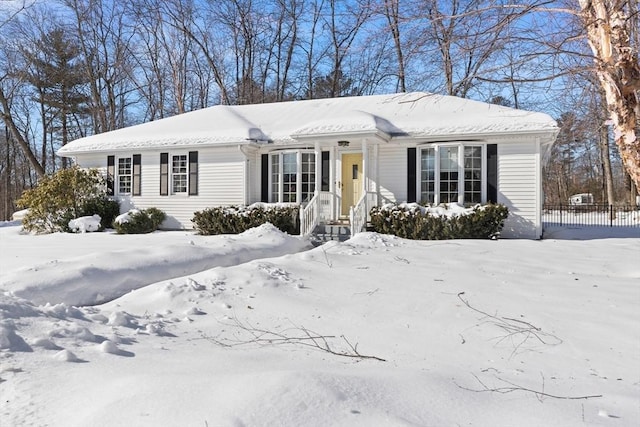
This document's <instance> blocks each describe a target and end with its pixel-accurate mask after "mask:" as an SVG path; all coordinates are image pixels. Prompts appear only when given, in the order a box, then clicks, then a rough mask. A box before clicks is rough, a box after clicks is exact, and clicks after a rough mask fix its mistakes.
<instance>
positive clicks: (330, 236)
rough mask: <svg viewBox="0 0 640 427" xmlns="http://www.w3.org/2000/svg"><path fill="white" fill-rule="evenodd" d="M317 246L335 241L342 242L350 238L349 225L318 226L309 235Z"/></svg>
mask: <svg viewBox="0 0 640 427" xmlns="http://www.w3.org/2000/svg"><path fill="white" fill-rule="evenodd" d="M311 234H312V236H313V238H314V240H316V241H317V242H318V243H319V244H322V243H324V242H328V241H330V240H335V241H338V242H344V241H345V240H347V239H349V238H350V237H351V228H350V226H349V224H320V225H318V226H316V228H315V229H314V230H313V232H312V233H311Z"/></svg>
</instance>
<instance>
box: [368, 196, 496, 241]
mask: <svg viewBox="0 0 640 427" xmlns="http://www.w3.org/2000/svg"><path fill="white" fill-rule="evenodd" d="M446 213H449V215H447V214H446ZM508 215H509V209H508V208H507V207H506V206H504V205H494V204H489V205H476V206H474V207H473V208H470V209H464V208H461V207H456V208H455V209H451V208H450V207H449V206H446V205H445V206H440V207H425V206H420V205H418V204H415V203H413V204H406V203H405V204H401V205H397V204H388V205H384V206H381V207H374V208H373V209H371V227H372V228H373V230H374V231H376V232H378V233H383V234H392V235H395V236H398V237H402V238H405V239H414V240H444V239H495V238H497V237H498V236H499V235H500V231H501V230H502V227H503V226H504V221H505V220H506V219H507V216H508Z"/></svg>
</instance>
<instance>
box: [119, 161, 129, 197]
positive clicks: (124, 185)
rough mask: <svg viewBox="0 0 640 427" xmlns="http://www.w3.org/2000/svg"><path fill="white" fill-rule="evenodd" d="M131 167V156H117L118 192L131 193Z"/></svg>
mask: <svg viewBox="0 0 640 427" xmlns="http://www.w3.org/2000/svg"><path fill="white" fill-rule="evenodd" d="M132 176H133V167H132V162H131V157H119V158H118V169H117V173H116V180H117V183H118V184H117V188H118V194H131V181H132Z"/></svg>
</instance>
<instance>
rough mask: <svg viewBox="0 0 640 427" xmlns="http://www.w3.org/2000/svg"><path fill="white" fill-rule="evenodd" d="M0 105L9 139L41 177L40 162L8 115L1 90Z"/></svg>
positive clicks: (0, 114) (7, 105)
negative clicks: (18, 147) (16, 144)
mask: <svg viewBox="0 0 640 427" xmlns="http://www.w3.org/2000/svg"><path fill="white" fill-rule="evenodd" d="M0 105H1V106H2V111H0V116H1V117H2V120H3V121H4V123H5V126H6V127H7V128H9V133H10V134H11V137H12V138H13V140H14V141H17V142H18V144H19V145H20V148H21V149H22V152H23V153H24V155H25V156H26V157H27V159H28V160H29V163H31V166H32V167H33V170H34V171H35V172H36V173H37V174H38V176H40V177H43V176H44V175H45V171H44V168H43V167H42V165H41V164H40V162H38V159H37V158H36V156H35V154H33V150H31V147H30V146H29V143H28V142H27V141H26V140H25V139H24V137H23V136H22V134H21V133H20V131H19V130H18V127H17V126H16V124H15V122H14V121H13V118H12V117H11V114H10V113H9V102H8V101H7V98H6V97H5V96H4V91H3V90H2V88H0Z"/></svg>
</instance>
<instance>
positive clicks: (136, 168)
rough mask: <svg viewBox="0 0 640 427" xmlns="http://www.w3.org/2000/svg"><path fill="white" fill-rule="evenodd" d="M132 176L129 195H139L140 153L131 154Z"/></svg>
mask: <svg viewBox="0 0 640 427" xmlns="http://www.w3.org/2000/svg"><path fill="white" fill-rule="evenodd" d="M132 157H133V176H132V177H131V178H132V181H133V182H132V185H131V187H132V188H131V195H132V196H139V195H140V175H141V174H142V170H141V160H142V156H141V155H140V154H134V155H133V156H132Z"/></svg>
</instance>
